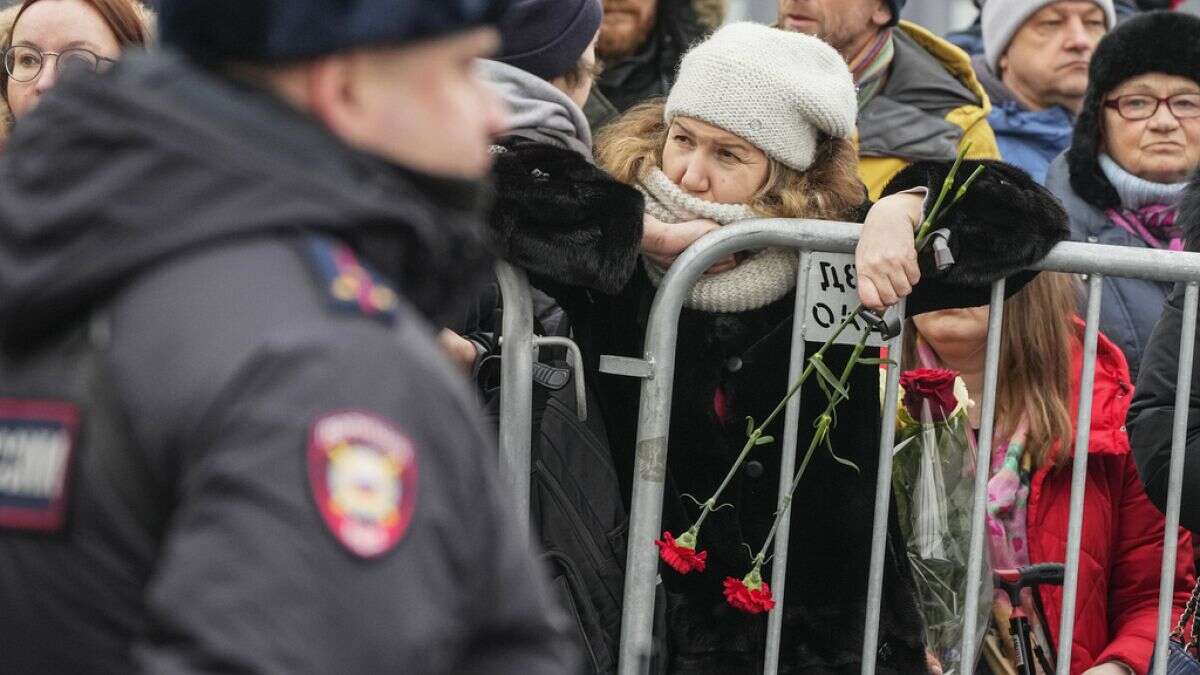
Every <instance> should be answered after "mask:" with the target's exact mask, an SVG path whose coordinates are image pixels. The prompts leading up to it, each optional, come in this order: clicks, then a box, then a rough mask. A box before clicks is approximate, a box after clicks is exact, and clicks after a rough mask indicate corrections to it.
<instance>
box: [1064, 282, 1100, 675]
mask: <svg viewBox="0 0 1200 675" xmlns="http://www.w3.org/2000/svg"><path fill="white" fill-rule="evenodd" d="M1103 284H1104V277H1103V276H1102V275H1100V274H1092V275H1090V276H1089V277H1088V303H1087V327H1086V328H1085V329H1084V333H1083V373H1082V375H1081V376H1080V381H1079V416H1078V418H1077V421H1076V423H1075V457H1074V464H1073V465H1072V466H1071V515H1070V520H1069V521H1068V523H1067V574H1066V578H1065V580H1064V581H1063V594H1062V598H1063V607H1062V620H1061V622H1060V623H1059V628H1058V665H1057V670H1058V675H1071V644H1072V642H1073V641H1074V638H1075V597H1076V595H1077V593H1078V591H1079V549H1080V545H1081V543H1082V539H1083V496H1084V491H1085V486H1086V481H1087V460H1088V443H1089V441H1090V440H1091V428H1092V394H1093V393H1094V390H1095V384H1096V382H1095V380H1096V342H1097V340H1098V339H1099V335H1100V294H1101V291H1102V289H1103V288H1104V287H1103Z"/></svg>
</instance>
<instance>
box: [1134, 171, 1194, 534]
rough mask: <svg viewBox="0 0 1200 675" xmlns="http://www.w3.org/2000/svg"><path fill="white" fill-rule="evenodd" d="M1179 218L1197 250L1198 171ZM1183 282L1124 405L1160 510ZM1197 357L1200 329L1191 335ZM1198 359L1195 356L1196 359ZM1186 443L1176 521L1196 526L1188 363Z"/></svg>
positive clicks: (1167, 462) (1167, 471) (1168, 462)
mask: <svg viewBox="0 0 1200 675" xmlns="http://www.w3.org/2000/svg"><path fill="white" fill-rule="evenodd" d="M1179 224H1180V226H1181V227H1183V229H1184V234H1185V235H1186V237H1187V249H1188V250H1189V251H1200V176H1197V178H1196V179H1194V180H1193V182H1192V185H1191V187H1190V188H1188V194H1187V197H1186V198H1185V199H1184V202H1183V204H1182V206H1181V207H1180V210H1179ZM1183 293H1184V285H1183V284H1177V285H1176V286H1175V290H1174V291H1173V292H1172V293H1171V294H1170V296H1168V297H1167V303H1166V306H1165V307H1163V313H1162V318H1160V319H1159V321H1158V324H1157V325H1155V327H1154V332H1153V333H1152V334H1151V335H1150V342H1149V343H1148V344H1147V345H1146V351H1145V354H1144V356H1143V357H1142V364H1141V366H1142V367H1141V370H1140V371H1139V373H1138V379H1137V387H1136V388H1135V390H1134V391H1135V393H1134V396H1133V404H1132V406H1131V407H1130V408H1129V423H1128V427H1129V442H1130V445H1131V446H1132V447H1133V456H1134V459H1136V460H1137V465H1138V473H1139V474H1141V477H1142V482H1143V483H1144V484H1145V486H1146V495H1147V496H1149V497H1150V501H1152V502H1154V505H1155V506H1157V507H1158V508H1159V509H1160V510H1162V511H1164V512H1165V511H1166V508H1167V481H1168V480H1169V479H1170V465H1171V430H1172V427H1173V420H1174V417H1175V412H1176V410H1175V378H1176V376H1177V375H1178V369H1179V339H1180V333H1181V331H1182V329H1183ZM1194 347H1195V349H1196V356H1195V357H1194V358H1198V359H1200V332H1198V333H1197V335H1196V344H1195V345H1194ZM1197 363H1200V362H1197ZM1187 412H1188V426H1187V446H1186V450H1185V460H1184V472H1183V505H1182V507H1181V509H1180V512H1179V523H1180V525H1182V526H1183V527H1186V528H1187V529H1189V530H1191V531H1193V532H1200V367H1197V366H1196V365H1193V366H1192V389H1191V399H1190V401H1189V402H1188V411H1187Z"/></svg>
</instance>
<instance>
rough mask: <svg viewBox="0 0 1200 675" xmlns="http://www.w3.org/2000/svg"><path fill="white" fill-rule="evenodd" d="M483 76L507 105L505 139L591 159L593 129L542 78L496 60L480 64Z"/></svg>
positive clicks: (585, 119) (570, 104)
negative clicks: (521, 140) (519, 140)
mask: <svg viewBox="0 0 1200 675" xmlns="http://www.w3.org/2000/svg"><path fill="white" fill-rule="evenodd" d="M480 68H481V69H482V72H483V76H484V77H485V78H486V79H487V80H488V81H489V82H491V83H492V85H493V86H495V87H496V89H497V91H498V92H499V93H500V96H501V98H503V99H504V102H505V103H506V104H507V105H508V109H509V115H508V128H509V131H508V132H507V135H508V136H517V137H520V138H525V139H528V140H531V141H536V142H538V143H547V144H549V145H553V146H555V147H559V148H563V149H564V150H572V151H574V152H578V153H579V154H581V155H583V156H584V157H587V158H588V159H589V160H590V159H591V156H592V130H591V127H590V126H588V121H587V117H585V116H584V114H583V110H581V109H580V108H579V106H577V105H575V102H574V101H572V100H571V99H569V98H567V95H566V94H564V93H562V92H561V91H559V90H558V89H556V88H555V87H554V85H552V84H550V83H549V82H547V81H545V80H543V79H542V78H540V77H538V76H536V75H532V74H530V73H527V72H525V71H524V70H521V69H520V68H515V67H513V66H510V65H508V64H506V63H500V62H498V61H480Z"/></svg>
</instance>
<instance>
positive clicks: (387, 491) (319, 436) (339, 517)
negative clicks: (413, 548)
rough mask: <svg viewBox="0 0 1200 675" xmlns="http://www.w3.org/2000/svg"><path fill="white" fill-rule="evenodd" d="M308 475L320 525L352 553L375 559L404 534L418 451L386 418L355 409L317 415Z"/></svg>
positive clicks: (410, 512)
mask: <svg viewBox="0 0 1200 675" xmlns="http://www.w3.org/2000/svg"><path fill="white" fill-rule="evenodd" d="M308 478H309V483H310V485H311V487H312V492H313V498H314V499H315V500H316V502H317V507H318V508H319V509H320V510H321V515H322V516H323V517H324V519H325V524H326V525H328V526H329V529H330V531H331V532H332V533H333V535H334V536H335V537H337V540H338V541H339V542H341V544H342V545H343V546H345V547H346V548H347V549H349V550H350V552H351V553H353V554H355V555H357V556H359V557H362V558H375V557H378V556H381V555H383V554H384V553H387V552H388V551H390V550H392V548H394V547H395V546H396V544H397V543H399V542H400V540H401V539H402V538H403V537H404V532H405V530H407V529H408V524H409V521H411V520H412V515H413V510H414V509H415V508H416V499H417V455H416V452H415V450H414V448H413V444H412V442H411V441H410V440H409V439H408V438H407V437H406V436H405V435H404V434H402V433H400V430H399V429H397V428H396V427H395V426H394V425H392V424H391V423H389V422H387V421H386V420H384V419H382V418H380V417H378V416H376V415H373V414H371V413H366V412H357V411H345V412H336V413H330V414H328V415H324V416H322V417H320V418H318V419H317V420H316V422H314V423H313V426H312V432H311V437H310V440H309V446H308Z"/></svg>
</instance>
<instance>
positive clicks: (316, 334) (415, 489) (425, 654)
mask: <svg viewBox="0 0 1200 675" xmlns="http://www.w3.org/2000/svg"><path fill="white" fill-rule="evenodd" d="M500 5H503V3H502V2H481V1H473V2H468V1H466V0H462V1H459V0H440V1H439V2H437V3H428V2H426V3H414V2H387V1H385V0H373V1H360V2H355V3H343V2H330V1H329V0H289V2H287V3H278V2H265V1H263V0H255V1H251V0H165V1H164V2H162V3H160V5H159V7H160V10H161V15H160V18H161V24H160V25H161V30H162V37H163V42H164V43H165V45H166V46H167V47H168V50H167V51H166V52H165V53H162V54H157V55H152V56H142V57H130V58H129V59H127V60H125V61H123V62H122V63H120V64H118V65H117V66H115V67H114V68H112V69H111V70H110V71H109V72H108V73H105V74H103V75H101V76H99V77H94V76H92V77H84V78H70V77H67V78H64V81H63V82H62V83H61V84H60V85H59V86H57V87H56V88H55V89H54V90H53V91H51V92H48V93H47V94H46V95H45V96H43V97H42V99H41V101H40V103H39V104H38V107H37V109H36V110H35V111H33V112H32V113H30V114H29V115H27V116H25V117H24V118H22V120H21V123H20V124H19V125H18V129H17V131H16V133H15V134H14V136H13V137H12V139H11V142H10V145H9V147H8V150H7V152H6V154H5V156H4V158H3V160H2V161H0V176H2V178H0V185H2V187H0V193H2V194H0V326H3V328H0V607H3V611H0V635H2V636H3V638H0V653H2V655H3V656H2V659H3V665H2V666H0V669H2V670H4V671H5V672H16V673H75V672H89V673H108V672H114V673H118V672H119V673H127V672H131V671H146V672H154V673H180V672H201V671H202V672H261V673H310V672H311V673H334V672H337V673H381V672H411V673H477V672H488V673H522V674H523V675H525V674H530V673H564V672H570V671H571V669H572V667H573V665H574V664H573V660H574V655H573V654H572V653H571V651H570V648H569V646H568V643H567V642H566V641H565V638H564V633H563V632H562V628H563V626H562V624H561V623H560V622H559V619H558V615H557V614H555V613H554V612H553V611H552V610H551V608H550V607H551V606H550V604H549V600H548V597H547V585H546V584H545V582H544V581H543V580H542V578H541V574H540V573H539V571H538V570H536V569H535V565H534V562H533V558H532V556H531V553H530V550H529V545H528V543H527V540H526V538H525V536H524V535H523V534H521V533H520V531H519V528H518V527H516V523H514V522H512V521H511V519H510V518H509V517H507V516H506V515H505V514H506V512H507V511H508V501H509V500H508V499H506V498H505V495H502V494H501V491H500V490H499V488H498V486H497V484H496V482H495V479H494V475H495V464H494V463H495V452H494V449H493V448H492V446H491V443H490V442H489V441H488V440H487V436H486V434H485V433H483V432H482V430H481V428H480V425H479V424H478V423H477V422H476V416H477V413H476V410H475V406H474V405H473V403H472V401H471V398H470V395H469V394H468V392H467V391H466V388H465V386H464V385H462V384H460V383H459V382H458V378H456V377H455V376H454V374H453V371H452V370H451V368H450V366H449V365H448V364H446V363H444V362H443V361H442V359H441V356H440V354H439V351H438V348H437V346H436V342H435V340H434V335H433V330H432V328H431V327H430V326H431V321H440V320H441V319H443V318H445V316H446V315H448V314H450V313H456V312H458V311H461V304H460V301H461V300H462V299H463V298H467V297H471V296H472V295H473V293H474V292H475V291H476V290H477V289H476V286H475V281H476V280H477V277H478V276H479V275H480V273H481V272H484V273H486V272H487V270H488V266H487V265H486V262H485V260H486V258H485V256H484V254H483V250H482V245H481V244H480V242H479V241H478V239H477V236H478V234H477V232H478V230H479V227H480V226H479V216H478V212H477V205H479V204H480V202H481V200H480V198H479V197H480V194H481V192H482V191H481V186H480V185H479V184H478V183H477V182H476V181H477V179H479V178H480V177H482V176H484V175H485V173H486V172H487V171H488V168H489V164H490V162H489V157H488V154H487V144H488V139H489V138H490V137H491V136H492V135H493V134H494V133H495V132H497V131H498V130H499V127H500V125H501V124H502V111H501V107H500V105H499V103H498V101H496V100H495V99H494V98H493V96H492V95H491V94H490V93H489V90H488V89H486V88H485V87H484V85H483V84H482V83H481V82H480V81H478V80H477V78H476V76H475V71H474V69H475V65H474V64H475V59H476V58H478V57H483V56H487V55H489V54H491V53H493V51H494V50H495V49H496V47H497V42H498V41H497V36H496V33H495V31H494V30H493V29H491V28H489V27H487V25H488V24H490V23H492V22H493V21H494V19H495V17H496V16H497V14H498V12H499V11H502V9H503V7H501V6H500ZM417 6H419V7H421V9H419V10H418V9H416V7H417ZM393 289H395V290H393Z"/></svg>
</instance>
